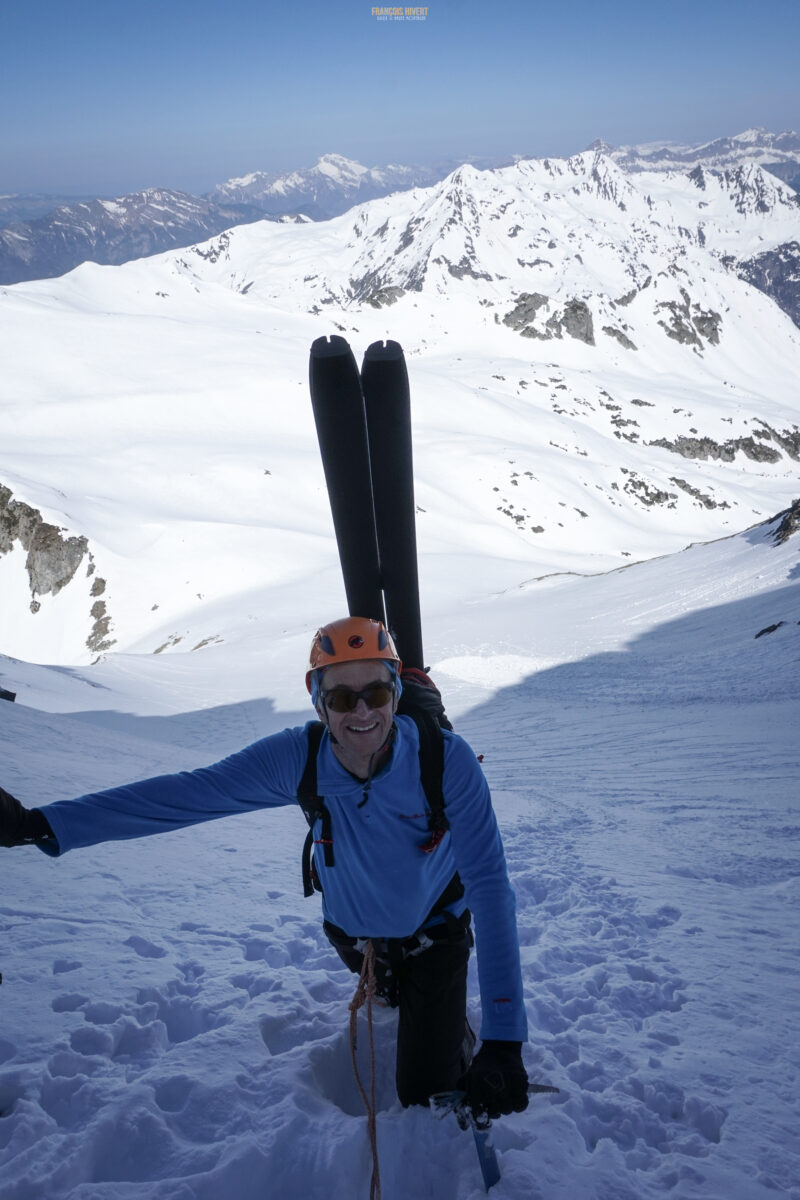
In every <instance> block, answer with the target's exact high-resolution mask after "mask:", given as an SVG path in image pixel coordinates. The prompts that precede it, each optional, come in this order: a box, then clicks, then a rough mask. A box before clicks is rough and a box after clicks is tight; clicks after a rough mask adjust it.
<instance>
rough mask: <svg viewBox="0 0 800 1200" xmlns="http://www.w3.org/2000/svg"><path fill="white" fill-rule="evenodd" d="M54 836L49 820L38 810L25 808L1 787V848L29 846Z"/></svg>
mask: <svg viewBox="0 0 800 1200" xmlns="http://www.w3.org/2000/svg"><path fill="white" fill-rule="evenodd" d="M52 836H53V831H52V829H51V828H50V825H49V824H48V822H47V819H46V818H45V817H44V816H43V815H42V813H40V812H39V810H38V809H36V808H34V809H32V810H31V809H28V808H25V806H24V805H23V804H20V802H19V800H17V799H16V798H15V797H14V796H12V795H11V793H10V792H7V791H6V790H5V788H1V787H0V846H6V847H8V846H29V845H31V844H33V843H34V842H43V841H45V840H46V839H47V838H49V837H52Z"/></svg>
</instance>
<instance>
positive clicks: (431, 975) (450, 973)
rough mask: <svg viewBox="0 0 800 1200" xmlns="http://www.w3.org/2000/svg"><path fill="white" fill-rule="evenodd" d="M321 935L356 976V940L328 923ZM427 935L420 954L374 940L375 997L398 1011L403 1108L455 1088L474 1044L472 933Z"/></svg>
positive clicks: (438, 930) (439, 930) (440, 930)
mask: <svg viewBox="0 0 800 1200" xmlns="http://www.w3.org/2000/svg"><path fill="white" fill-rule="evenodd" d="M325 932H326V933H327V935H328V938H329V939H330V941H331V944H332V945H333V946H334V948H335V949H336V951H337V953H338V954H339V957H340V958H341V959H342V961H343V962H344V963H345V964H346V965H347V966H348V967H349V968H350V970H351V971H355V972H358V973H360V971H361V966H362V963H363V961H364V956H363V954H362V953H361V952H360V951H359V950H358V949H357V947H356V946H355V939H354V938H348V937H346V935H344V936H343V934H342V931H341V930H339V929H337V928H336V927H335V926H331V925H330V924H329V923H328V922H327V921H326V922H325ZM427 933H428V935H429V936H431V937H432V940H431V945H429V946H426V947H425V949H423V950H420V951H419V952H418V953H405V952H404V950H403V943H394V944H392V943H391V942H389V943H387V942H386V941H383V940H381V939H373V942H374V945H375V950H376V966H375V978H376V982H377V990H378V995H379V996H383V997H384V998H385V999H386V1000H387V1001H388V1003H389V1004H391V1005H393V1006H395V1005H396V1007H397V1008H398V1009H399V1014H398V1016H399V1020H398V1026H397V1066H396V1073H395V1078H396V1082H397V1095H398V1096H399V1097H400V1103H401V1104H403V1105H404V1106H405V1107H408V1106H409V1105H411V1104H425V1105H427V1103H428V1098H429V1097H430V1096H432V1095H433V1094H434V1092H447V1091H450V1090H451V1089H453V1088H454V1087H455V1086H456V1084H457V1083H458V1081H459V1079H460V1078H461V1076H462V1075H463V1074H464V1072H465V1070H466V1069H467V1067H468V1066H469V1063H470V1058H471V1054H472V1045H473V1043H474V1040H475V1039H474V1035H473V1034H472V1030H471V1029H470V1028H469V1026H468V1024H467V962H468V960H469V952H470V947H471V946H472V931H471V929H470V928H469V926H466V927H465V928H460V929H455V930H450V929H448V928H447V927H446V926H435V927H434V929H433V930H430V929H429V930H428V931H427ZM415 941H416V939H415V938H411V939H408V943H410V944H412V945H413V943H414V942H415Z"/></svg>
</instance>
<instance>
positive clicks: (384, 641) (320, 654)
mask: <svg viewBox="0 0 800 1200" xmlns="http://www.w3.org/2000/svg"><path fill="white" fill-rule="evenodd" d="M361 659H382V660H383V661H384V662H386V663H391V664H392V665H393V667H394V670H393V671H392V675H393V676H395V677H396V675H397V674H399V672H400V669H401V667H402V665H403V664H402V663H401V661H400V655H399V654H398V653H397V647H396V646H395V644H394V642H393V641H392V636H391V634H390V633H389V631H388V630H387V629H386V627H385V626H384V625H383V624H382V623H381V622H380V621H374V620H373V619H372V618H371V617H343V618H342V619H341V620H339V621H331V622H330V624H329V625H323V626H322V628H321V629H318V630H317V632H316V633H315V634H314V640H313V642H312V643H311V654H310V655H309V665H308V671H307V672H306V687H307V688H308V690H309V692H311V693H312V695H313V692H312V687H311V680H312V678H313V675H314V672H315V671H319V670H320V669H321V668H323V667H332V666H333V665H334V663H346V662H358V661H359V660H361Z"/></svg>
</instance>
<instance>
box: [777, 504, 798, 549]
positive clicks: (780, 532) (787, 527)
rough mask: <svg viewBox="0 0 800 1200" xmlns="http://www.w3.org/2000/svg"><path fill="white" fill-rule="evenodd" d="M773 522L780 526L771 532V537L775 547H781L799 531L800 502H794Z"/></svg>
mask: <svg viewBox="0 0 800 1200" xmlns="http://www.w3.org/2000/svg"><path fill="white" fill-rule="evenodd" d="M775 520H776V521H779V522H780V524H779V525H778V527H777V529H774V530H773V531H772V537H773V540H774V542H775V545H776V546H781V545H783V543H784V542H788V540H789V538H790V537H791V536H792V534H794V533H797V532H798V530H800V500H795V501H794V503H793V504H791V505H790V506H789V508H787V509H786V510H785V511H784V512H782V513H778V515H777V517H775Z"/></svg>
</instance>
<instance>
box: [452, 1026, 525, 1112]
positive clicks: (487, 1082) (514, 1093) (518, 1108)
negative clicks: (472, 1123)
mask: <svg viewBox="0 0 800 1200" xmlns="http://www.w3.org/2000/svg"><path fill="white" fill-rule="evenodd" d="M458 1086H459V1087H460V1088H463V1090H464V1092H465V1093H466V1096H465V1103H466V1104H468V1105H469V1107H470V1108H471V1109H472V1111H473V1112H474V1113H475V1115H476V1116H478V1115H479V1114H481V1113H485V1114H486V1115H487V1116H489V1117H491V1118H492V1119H494V1118H495V1117H500V1116H502V1115H503V1114H505V1113H512V1112H524V1110H525V1109H526V1108H527V1107H528V1076H527V1073H526V1071H525V1068H524V1067H523V1065H522V1043H521V1042H501V1041H491V1040H490V1041H485V1042H484V1043H483V1045H482V1046H481V1048H480V1050H479V1051H478V1053H477V1054H476V1055H475V1058H474V1059H473V1061H472V1066H471V1067H470V1068H469V1070H468V1071H467V1073H466V1074H465V1075H464V1077H463V1078H462V1079H461V1081H460V1082H459V1085H458Z"/></svg>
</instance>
